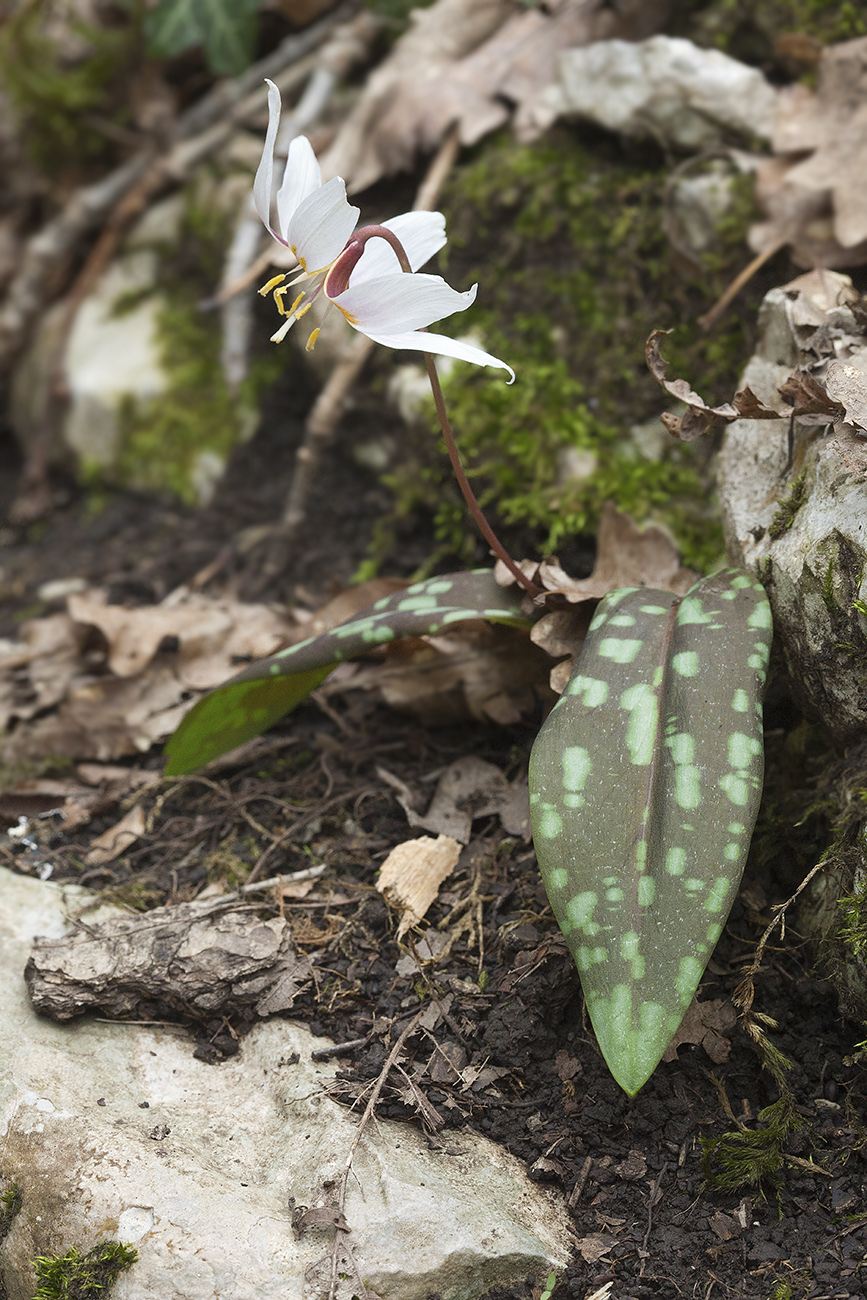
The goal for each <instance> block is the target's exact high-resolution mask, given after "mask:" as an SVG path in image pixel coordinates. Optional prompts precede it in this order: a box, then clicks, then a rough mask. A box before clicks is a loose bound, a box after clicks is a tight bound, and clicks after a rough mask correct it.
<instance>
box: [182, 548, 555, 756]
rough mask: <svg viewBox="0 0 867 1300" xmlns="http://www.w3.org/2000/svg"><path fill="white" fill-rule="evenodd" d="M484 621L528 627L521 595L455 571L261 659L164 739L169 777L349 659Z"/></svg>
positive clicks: (251, 730) (271, 718) (256, 725)
mask: <svg viewBox="0 0 867 1300" xmlns="http://www.w3.org/2000/svg"><path fill="white" fill-rule="evenodd" d="M475 618H484V619H488V620H489V621H490V622H493V623H507V624H510V625H512V626H515V627H528V626H529V625H530V623H531V622H532V619H528V618H527V616H526V614H524V613H522V611H521V595H520V593H519V592H517V590H516V589H515V588H514V587H512V588H503V587H501V586H500V585H499V584H498V583H497V582H496V581H495V580H494V575H493V572H492V570H490V569H477V570H475V571H474V572H472V573H450V574H445V575H444V576H442V577H438V578H429V579H428V580H427V582H417V583H415V585H414V586H412V587H407V588H406V590H405V591H399V592H396V593H395V595H393V596H386V597H384V598H383V599H382V600H378V601H377V602H376V604H375V605H371V607H370V608H369V609H367V610H365V611H364V612H363V613H362V614H359V615H357V616H356V617H355V618H353V619H352V620H351V621H350V622H348V623H343V624H341V626H340V627H336V628H334V629H333V630H332V631H331V632H323V633H322V634H321V635H320V636H314V637H310V639H309V640H307V641H301V642H300V643H299V644H298V645H293V646H290V647H289V648H288V649H287V650H279V651H278V652H277V654H274V655H271V656H270V657H269V658H268V659H259V660H257V661H256V663H253V664H250V666H249V668H245V669H244V671H243V672H240V673H238V675H237V676H236V677H233V678H232V679H231V680H230V681H228V682H225V683H224V684H223V685H222V686H218V687H217V689H216V690H214V691H211V692H210V694H208V695H205V696H203V697H202V699H200V700H199V701H198V703H197V704H195V705H194V706H193V708H192V709H190V711H189V713H188V714H187V715H186V717H185V718H184V720H183V722H182V723H181V724H180V726H179V727H178V729H177V731H176V732H175V733H174V735H173V736H172V737H171V738H170V739H169V741H168V742H167V744H166V753H167V755H168V758H169V761H168V764H167V765H166V776H179V775H180V774H181V773H183V772H191V771H192V770H193V769H194V768H197V767H203V766H204V764H205V763H210V761H211V759H214V758H218V757H219V755H220V754H225V753H226V752H227V751H228V750H230V749H234V748H235V747H236V746H237V745H240V744H243V742H244V741H245V740H249V739H250V738H251V737H252V736H258V735H259V734H260V733H261V732H263V731H266V730H267V728H268V727H270V726H273V724H274V723H275V722H277V721H279V719H280V718H282V717H283V716H284V715H285V714H287V713H289V712H290V711H291V710H292V709H294V708H295V706H296V705H297V704H300V703H301V701H302V700H304V699H306V697H307V696H308V695H309V694H310V692H311V691H312V690H315V688H316V687H317V686H318V685H319V684H320V683H321V682H323V681H324V680H325V678H326V677H327V676H328V674H329V673H330V672H331V671H332V670H333V669H334V668H336V667H337V665H338V664H341V663H344V662H346V661H347V660H349V659H357V658H358V657H359V656H360V655H364V654H368V653H369V652H370V651H371V650H373V649H375V648H376V647H377V646H380V645H384V644H385V643H386V642H388V641H395V640H397V639H398V638H399V637H406V636H429V635H431V634H432V633H435V632H442V631H443V630H444V629H445V628H447V627H449V626H450V625H451V624H452V623H461V622H465V621H466V620H467V619H475Z"/></svg>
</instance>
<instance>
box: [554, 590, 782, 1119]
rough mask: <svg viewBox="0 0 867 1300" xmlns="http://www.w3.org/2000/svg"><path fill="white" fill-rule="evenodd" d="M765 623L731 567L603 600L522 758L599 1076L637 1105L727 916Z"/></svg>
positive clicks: (743, 818)
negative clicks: (602, 1072)
mask: <svg viewBox="0 0 867 1300" xmlns="http://www.w3.org/2000/svg"><path fill="white" fill-rule="evenodd" d="M770 643H771V614H770V606H769V605H768V601H767V598H766V596H765V593H764V591H763V590H762V587H761V586H760V584H759V583H757V582H755V581H754V580H753V579H752V578H750V577H748V576H747V575H746V574H744V573H740V572H737V571H733V570H726V571H724V572H722V573H719V574H716V575H714V576H713V577H711V578H707V579H705V580H704V581H703V582H700V583H698V584H697V585H696V586H694V587H692V588H691V590H690V591H689V592H688V593H687V594H686V596H683V597H678V596H674V595H672V593H671V592H667V591H653V590H649V589H648V588H628V589H625V590H619V591H614V592H611V593H610V594H609V595H608V596H606V597H605V599H604V600H603V601H602V602H601V603H600V605H599V607H598V609H597V611H596V615H595V617H594V619H593V622H592V623H591V626H590V632H589V635H588V637H587V640H586V641H585V643H584V648H583V650H582V652H581V655H580V657H579V659H578V661H577V664H576V666H575V669H574V672H573V674H572V677H571V678H570V681H569V684H568V685H567V687H566V690H565V691H564V693H563V695H562V696H561V697H560V700H559V701H558V703H557V704H556V706H555V707H554V709H553V710H552V712H551V714H550V716H549V717H548V719H547V720H546V722H545V724H544V726H543V728H542V730H541V732H540V733H539V736H538V738H537V740H536V743H535V745H534V747H533V753H532V756H531V760H530V791H531V793H530V803H531V815H532V823H533V838H534V841H535V845H536V852H537V856H538V859H539V865H540V867H541V870H542V875H543V877H544V881H545V888H546V889H547V891H548V897H549V898H550V900H551V906H552V907H553V909H554V913H555V915H556V917H557V921H558V923H559V925H560V928H561V929H562V931H563V933H564V935H565V936H566V940H567V943H568V944H569V948H570V950H571V952H572V956H573V957H574V960H575V964H576V965H577V967H578V970H579V972H580V975H581V983H582V987H583V990H584V997H585V1000H586V1003H587V1009H588V1011H589V1014H590V1018H591V1020H592V1022H593V1028H594V1030H595V1032H596V1038H597V1041H598V1043H599V1046H600V1048H601V1051H602V1054H603V1056H604V1057H605V1060H606V1061H607V1063H608V1066H609V1069H610V1070H611V1073H612V1074H613V1075H614V1077H615V1079H616V1080H617V1082H618V1083H619V1084H620V1086H621V1087H622V1088H623V1089H624V1091H625V1092H627V1093H629V1095H630V1096H634V1095H635V1093H636V1092H638V1090H639V1088H641V1086H642V1085H643V1084H644V1083H645V1082H646V1081H647V1079H648V1078H649V1077H650V1075H651V1074H652V1073H653V1071H654V1069H655V1068H656V1066H657V1064H658V1063H659V1060H660V1058H661V1057H662V1054H663V1052H664V1051H665V1049H666V1047H667V1045H668V1043H669V1041H670V1040H671V1038H672V1037H673V1035H674V1033H675V1031H676V1030H677V1028H678V1025H679V1024H680V1022H681V1020H682V1018H683V1016H684V1013H685V1012H686V1009H687V1007H688V1006H689V1004H690V1001H691V999H692V997H693V994H694V993H695V990H696V988H697V986H698V982H699V980H700V978H701V976H702V973H703V971H704V968H705V966H706V964H707V961H708V959H709V957H710V954H711V952H712V951H713V947H714V944H715V943H716V941H717V939H718V938H719V935H720V932H721V931H722V927H723V925H724V924H725V921H726V918H727V916H728V913H729V909H730V907H731V905H732V902H733V900H734V897H735V894H736V892H737V889H738V885H739V882H740V879H741V874H742V872H743V867H744V862H745V860H746V855H747V850H748V848H749V843H750V836H751V835H752V830H753V826H754V824H755V819H756V814H757V812H758V806H759V799H760V796H761V788H762V772H763V749H762V704H761V699H762V689H763V686H764V681H765V672H766V667H767V662H768V655H769V651H770Z"/></svg>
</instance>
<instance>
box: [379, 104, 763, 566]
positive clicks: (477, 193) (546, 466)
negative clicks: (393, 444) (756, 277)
mask: <svg viewBox="0 0 867 1300" xmlns="http://www.w3.org/2000/svg"><path fill="white" fill-rule="evenodd" d="M630 150H631V147H630V146H628V145H621V144H620V143H619V142H618V141H616V140H614V139H612V138H610V137H607V136H600V135H593V134H589V133H587V134H585V135H579V134H578V133H577V132H573V131H569V130H567V129H565V128H563V129H557V130H556V131H554V132H553V133H552V134H551V135H550V136H549V137H548V139H547V141H546V142H545V143H543V144H535V145H533V146H532V147H524V146H519V145H515V144H514V143H512V142H511V141H509V140H505V139H503V138H499V139H497V140H495V141H494V142H492V143H489V144H486V145H485V146H483V147H482V148H481V150H480V151H479V153H478V154H477V156H476V158H475V159H474V160H472V161H470V162H469V163H468V164H467V165H465V166H464V167H462V168H459V169H458V170H457V173H456V176H455V179H454V181H453V183H452V185H451V187H450V190H449V191H448V193H447V194H446V196H445V202H444V205H443V206H444V207H445V209H446V212H447V215H448V218H449V230H450V236H451V241H452V244H451V248H450V251H449V258H448V278H449V280H450V281H451V282H452V283H453V284H456V285H464V284H467V283H472V282H473V281H474V280H478V281H479V283H480V286H481V287H480V295H479V296H480V302H481V303H482V304H483V305H482V306H479V307H474V308H473V311H472V313H471V321H469V320H465V319H464V318H462V317H460V316H456V317H453V318H452V319H451V320H450V321H447V322H445V323H444V326H443V327H442V328H444V330H445V331H447V332H452V333H459V332H460V331H462V330H465V329H466V328H467V324H470V325H471V328H473V329H479V330H480V331H481V332H482V334H483V335H484V337H485V344H486V347H487V348H488V349H489V350H490V351H493V352H495V353H496V354H497V355H498V356H501V357H502V358H503V359H504V360H507V361H508V362H509V363H510V364H511V365H513V366H514V368H515V370H516V372H517V382H516V384H515V385H514V386H513V387H508V386H506V385H505V383H504V382H503V381H502V379H501V378H500V377H499V376H495V375H493V374H492V373H490V372H485V371H481V370H478V369H476V368H470V367H467V366H461V367H458V368H456V369H455V371H454V373H453V374H452V375H451V376H450V377H448V378H447V380H446V382H445V384H444V388H445V393H446V400H447V404H448V406H449V411H450V414H451V416H452V420H453V425H454V428H455V433H456V436H457V438H458V444H459V446H460V448H461V451H462V454H463V455H464V456H465V459H466V462H467V465H468V468H469V470H470V473H471V475H472V477H473V482H474V486H475V487H476V489H477V491H478V492H479V494H480V496H481V497H482V499H483V500H484V502H485V503H486V505H487V506H488V507H489V509H490V511H491V513H492V514H493V515H494V516H495V517H496V518H497V519H498V522H499V523H500V524H501V525H502V524H504V523H505V524H506V526H507V528H508V527H511V528H512V529H513V535H512V538H511V539H510V540H511V541H512V544H513V545H515V543H516V542H517V544H518V545H519V546H520V547H521V548H522V549H524V548H525V549H530V548H531V547H534V546H535V547H542V549H551V548H552V547H557V546H560V545H561V544H562V542H563V540H564V539H565V538H567V537H569V536H571V535H573V534H575V533H576V532H588V531H592V530H594V529H595V527H596V524H597V521H598V518H599V513H600V510H601V508H602V505H603V503H604V502H605V500H606V499H608V498H611V499H613V500H614V501H615V503H616V504H617V505H618V506H619V507H620V508H621V509H626V510H628V511H629V512H630V513H632V514H634V515H635V517H636V519H637V520H638V521H639V522H644V521H645V520H646V519H648V518H651V517H654V518H657V519H661V520H662V522H665V523H667V524H668V525H669V527H670V528H671V529H672V531H673V532H674V534H675V536H676V538H677V540H678V542H679V543H680V545H681V546H682V548H683V549H684V553H685V556H686V558H687V561H688V562H689V563H691V564H694V565H696V566H697V567H699V568H704V567H707V566H709V565H710V564H711V563H712V562H713V561H714V560H715V559H716V558H717V556H718V555H719V553H720V551H721V550H722V533H721V529H720V525H719V522H718V520H717V519H716V517H715V515H713V514H712V513H711V511H709V509H708V503H709V502H710V501H712V497H713V485H712V482H711V476H710V474H709V472H708V467H707V453H706V450H705V449H703V448H701V449H696V448H695V447H685V446H683V445H681V444H677V443H676V442H675V441H674V440H673V439H669V438H667V436H666V435H665V434H664V433H663V432H662V429H661V426H659V429H658V434H657V433H653V432H650V435H649V437H648V436H645V438H644V439H643V440H642V439H640V438H639V440H637V439H636V437H634V436H633V434H632V433H631V432H630V430H633V429H636V428H641V426H644V425H647V423H648V421H653V420H654V419H655V417H657V416H658V414H659V412H660V411H661V410H662V409H664V407H665V405H666V400H665V397H664V395H663V394H662V393H661V391H660V389H659V387H658V385H657V383H656V381H655V380H654V379H653V378H652V376H651V375H650V374H649V373H648V371H647V369H646V366H645V363H644V342H645V339H646V338H647V336H648V334H649V333H650V332H651V330H652V329H654V328H670V329H671V330H672V333H671V335H670V336H669V340H668V344H667V346H668V351H669V355H670V357H671V361H672V365H673V366H674V367H676V369H677V373H680V374H689V375H694V376H700V377H701V384H702V391H703V392H705V393H707V394H708V395H709V396H710V398H711V399H712V400H718V399H720V400H721V399H724V398H727V397H728V396H729V395H730V392H731V390H732V386H733V385H734V384H735V382H736V379H737V374H738V371H739V369H740V367H741V366H742V364H743V361H744V359H745V357H746V355H748V353H749V351H750V345H749V337H747V338H745V337H744V334H745V329H746V332H747V335H749V330H750V329H751V328H752V327H751V325H750V324H748V323H747V322H749V321H751V320H752V319H753V317H754V313H755V306H756V303H757V302H758V300H759V299H760V296H761V292H762V289H761V287H760V286H755V287H754V288H753V289H752V290H751V292H750V295H748V296H747V297H746V298H745V299H744V302H743V303H742V304H740V306H739V308H738V312H736V313H735V314H734V315H733V316H732V317H731V318H730V320H729V323H728V324H726V325H724V326H723V327H722V329H721V330H720V331H719V332H718V333H717V334H715V335H714V336H713V337H712V338H710V339H708V338H705V337H701V336H700V331H699V330H698V328H697V326H696V325H695V324H694V322H695V320H696V318H697V317H698V316H699V315H700V314H701V312H702V311H704V310H706V309H707V307H708V305H709V304H710V302H712V301H713V299H714V297H715V296H716V295H717V294H718V293H719V292H721V291H722V289H723V288H724V286H725V284H726V283H727V282H728V280H729V279H730V278H731V276H732V274H733V273H734V271H735V270H736V269H737V268H738V267H739V266H740V264H741V263H742V261H743V258H744V256H745V253H744V243H743V237H744V232H745V228H746V225H747V223H748V220H749V218H750V214H751V212H752V202H751V198H750V196H749V194H748V193H746V192H745V191H744V188H743V185H744V184H748V183H746V182H745V183H742V182H740V181H738V182H737V183H736V184H735V196H734V200H733V203H732V206H731V208H730V209H729V212H728V215H727V216H726V218H725V220H724V222H723V223H722V227H723V228H722V230H717V240H716V243H715V244H714V247H713V249H712V250H711V251H709V253H708V255H707V258H706V264H705V265H702V266H701V267H698V266H692V267H691V268H690V267H685V266H684V264H683V261H682V259H680V258H679V255H678V254H677V253H675V251H674V250H673V249H672V247H671V246H670V244H669V242H668V239H667V237H666V235H665V233H664V230H663V219H662V218H663V210H664V203H665V187H666V165H665V160H664V159H663V158H662V156H661V155H660V156H659V157H658V158H657V157H655V155H654V154H653V151H652V150H651V151H648V149H647V148H646V147H644V146H643V147H642V149H641V151H640V153H638V152H631V151H630ZM648 159H649V161H648ZM438 328H440V327H439V326H438ZM431 423H432V425H433V418H432V420H431ZM434 427H435V426H434ZM419 462H420V463H419ZM576 467H577V470H578V472H577V473H575V472H574V471H575V468H576ZM570 471H571V477H570ZM389 481H390V485H391V486H392V488H393V489H394V491H395V494H396V499H397V505H396V510H395V515H396V517H397V518H400V517H401V516H407V515H411V514H412V513H413V512H415V511H416V510H417V509H418V508H419V507H420V506H422V505H427V507H428V508H429V509H430V510H432V511H433V513H434V515H435V528H436V533H437V536H438V539H439V541H440V544H441V546H442V548H443V550H447V549H449V548H451V549H453V550H454V551H456V552H457V553H458V554H461V553H462V552H463V558H465V559H466V558H468V557H467V555H466V545H465V544H463V545H462V539H463V538H464V537H465V536H466V534H467V532H468V529H467V526H466V523H465V522H464V519H463V514H462V510H461V507H460V505H459V504H458V502H457V498H456V496H455V493H454V492H453V491H452V489H451V487H450V483H449V474H448V467H447V464H446V463H445V462H444V460H443V458H442V457H441V456H436V455H434V454H433V448H432V447H431V446H430V444H429V445H428V447H427V448H423V449H422V450H420V452H419V460H418V461H416V462H415V463H414V464H412V465H406V466H403V467H400V466H399V467H397V468H396V470H395V471H394V472H393V474H392V476H391V479H390V480H389ZM384 531H386V530H385V529H384Z"/></svg>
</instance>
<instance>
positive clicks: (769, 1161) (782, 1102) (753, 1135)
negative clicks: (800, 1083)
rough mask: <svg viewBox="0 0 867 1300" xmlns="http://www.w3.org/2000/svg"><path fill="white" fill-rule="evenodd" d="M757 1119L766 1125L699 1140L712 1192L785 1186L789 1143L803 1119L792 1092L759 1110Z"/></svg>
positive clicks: (704, 1169)
mask: <svg viewBox="0 0 867 1300" xmlns="http://www.w3.org/2000/svg"><path fill="white" fill-rule="evenodd" d="M758 1118H759V1120H760V1122H761V1123H762V1124H764V1125H765V1127H764V1128H761V1129H743V1130H741V1131H738V1132H734V1133H724V1134H723V1136H722V1137H718V1138H701V1139H700V1140H701V1145H702V1151H703V1155H702V1172H703V1174H704V1176H705V1180H706V1182H707V1185H708V1187H710V1188H711V1189H712V1190H713V1191H716V1192H740V1191H743V1190H744V1188H747V1187H758V1186H759V1185H760V1184H761V1183H763V1182H768V1183H769V1184H770V1185H771V1186H772V1187H773V1188H775V1189H776V1190H777V1191H779V1189H780V1188H781V1187H782V1183H783V1177H782V1169H783V1164H784V1161H785V1158H786V1156H785V1147H786V1143H787V1141H788V1139H789V1136H790V1135H791V1134H792V1133H794V1132H796V1131H797V1130H798V1129H800V1128H802V1127H803V1125H804V1120H803V1118H802V1117H801V1115H800V1114H799V1113H798V1110H797V1108H796V1106H795V1100H794V1098H793V1097H792V1096H791V1095H790V1094H789V1093H783V1095H782V1096H781V1097H780V1098H779V1100H778V1101H775V1102H774V1103H773V1104H772V1105H771V1106H766V1107H765V1109H764V1110H760V1111H759V1116H758Z"/></svg>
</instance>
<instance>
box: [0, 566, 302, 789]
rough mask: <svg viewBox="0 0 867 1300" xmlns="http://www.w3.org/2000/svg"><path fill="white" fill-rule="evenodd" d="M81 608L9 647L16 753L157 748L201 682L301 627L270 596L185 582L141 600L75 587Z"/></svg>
mask: <svg viewBox="0 0 867 1300" xmlns="http://www.w3.org/2000/svg"><path fill="white" fill-rule="evenodd" d="M69 607H70V614H69V615H67V614H56V615H52V616H50V617H49V618H44V619H34V620H32V621H31V622H30V623H28V624H25V625H24V626H23V627H22V629H21V641H20V642H15V643H9V642H5V643H3V644H2V646H0V735H2V734H3V733H4V732H6V733H10V734H8V735H7V739H6V740H5V743H4V744H3V746H2V751H0V754H2V758H3V760H4V761H5V762H7V763H15V762H20V761H21V760H24V759H41V758H44V757H45V756H46V755H48V756H51V755H55V754H60V755H64V756H66V757H72V758H78V759H95V760H98V761H102V762H107V761H110V760H112V759H118V758H123V757H125V756H127V755H130V754H136V753H140V752H142V751H144V750H147V749H149V748H150V746H151V745H152V744H153V743H154V742H155V741H161V740H164V739H165V738H166V737H167V736H168V735H170V734H171V733H172V731H174V729H175V727H176V726H177V725H178V723H179V722H180V721H181V718H182V717H183V716H184V714H185V713H186V712H187V710H188V709H189V708H190V705H191V704H192V703H193V701H192V700H191V699H190V698H189V694H190V691H192V690H198V691H202V690H208V689H210V688H212V687H214V686H218V685H220V684H221V683H222V682H224V681H225V680H226V679H227V678H228V677H231V676H232V675H233V673H234V672H236V671H237V668H238V665H239V663H242V662H245V661H246V660H248V659H257V658H261V657H264V656H266V655H268V654H271V653H272V652H273V651H274V650H276V649H277V648H279V647H280V646H281V645H283V644H286V643H287V642H291V641H292V640H295V639H298V637H299V633H298V629H297V626H296V625H295V623H294V622H293V621H292V620H291V618H290V617H289V616H287V615H280V614H278V613H276V612H275V611H274V610H272V609H270V608H269V607H268V606H265V605H247V604H242V603H241V602H237V601H229V600H219V601H214V600H209V599H208V598H207V597H205V596H201V595H198V594H191V593H189V592H187V591H185V590H184V589H180V590H178V591H177V592H174V593H173V594H172V595H171V596H169V597H167V599H166V600H165V601H163V602H162V604H160V605H155V606H142V607H140V608H137V609H127V608H125V607H124V606H120V605H107V604H106V603H105V596H104V594H103V593H102V592H98V591H90V592H85V593H83V594H81V595H73V596H70V598H69ZM301 635H302V636H303V632H302V633H301ZM118 797H119V796H118Z"/></svg>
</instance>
